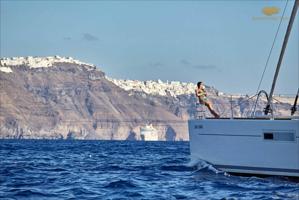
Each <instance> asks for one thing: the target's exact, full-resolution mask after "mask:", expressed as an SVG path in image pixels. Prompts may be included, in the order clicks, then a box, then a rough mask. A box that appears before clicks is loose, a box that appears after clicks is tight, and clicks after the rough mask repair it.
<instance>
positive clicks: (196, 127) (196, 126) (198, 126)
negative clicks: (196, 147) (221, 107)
mask: <svg viewBox="0 0 299 200" xmlns="http://www.w3.org/2000/svg"><path fill="white" fill-rule="evenodd" d="M194 128H195V129H200V128H203V126H202V125H199V124H197V125H195V126H194Z"/></svg>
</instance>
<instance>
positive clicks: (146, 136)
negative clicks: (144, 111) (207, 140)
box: [140, 131, 159, 141]
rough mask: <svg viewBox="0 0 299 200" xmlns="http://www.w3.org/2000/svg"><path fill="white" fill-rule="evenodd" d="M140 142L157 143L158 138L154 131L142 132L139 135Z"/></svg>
mask: <svg viewBox="0 0 299 200" xmlns="http://www.w3.org/2000/svg"><path fill="white" fill-rule="evenodd" d="M140 135H141V138H142V140H144V141H158V140H159V137H158V134H157V132H156V131H142V132H141V133H140Z"/></svg>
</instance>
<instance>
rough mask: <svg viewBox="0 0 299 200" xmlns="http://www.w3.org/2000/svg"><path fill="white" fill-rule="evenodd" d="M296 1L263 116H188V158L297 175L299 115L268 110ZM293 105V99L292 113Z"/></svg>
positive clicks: (225, 166)
mask: <svg viewBox="0 0 299 200" xmlns="http://www.w3.org/2000/svg"><path fill="white" fill-rule="evenodd" d="M298 4H299V1H297V0H296V1H295V3H294V7H293V10H292V14H291V18H290V21H289V24H288V28H287V32H286V35H285V38H284V42H283V45H282V50H281V53H280V57H279V61H278V64H277V68H276V72H275V75H274V80H273V83H272V88H271V92H270V95H269V98H268V102H267V106H266V108H265V116H264V117H260V118H258V117H254V116H252V117H251V118H231V119H221V118H220V119H207V118H204V117H203V118H200V119H192V120H189V121H188V126H189V138H190V154H191V161H192V162H195V161H196V160H204V161H207V162H208V163H211V164H212V165H213V166H215V167H216V168H218V169H220V170H223V171H226V172H232V173H241V174H260V175H280V176H292V177H297V178H298V177H299V118H298V117H288V118H276V117H274V115H273V112H272V96H273V91H274V88H275V84H276V79H277V76H278V73H279V69H280V65H281V62H282V58H283V55H284V51H285V48H286V45H287V41H288V37H289V34H290V31H291V28H292V24H293V22H294V18H295V15H296V12H297V8H298ZM297 98H298V93H297ZM295 102H296V101H295ZM295 109H296V103H294V106H293V108H292V113H294V112H293V111H294V110H295ZM269 114H271V115H270V116H269Z"/></svg>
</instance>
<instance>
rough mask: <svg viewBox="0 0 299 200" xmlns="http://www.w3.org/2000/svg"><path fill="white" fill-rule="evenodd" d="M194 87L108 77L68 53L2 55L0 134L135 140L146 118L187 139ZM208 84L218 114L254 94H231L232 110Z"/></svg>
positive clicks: (239, 112)
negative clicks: (64, 56) (58, 54)
mask: <svg viewBox="0 0 299 200" xmlns="http://www.w3.org/2000/svg"><path fill="white" fill-rule="evenodd" d="M194 89H195V85H194V84H191V83H188V84H187V83H179V82H171V83H163V82H161V81H146V82H140V81H123V80H113V79H107V78H106V77H105V74H104V72H102V71H100V70H99V69H97V68H96V67H95V66H94V65H90V64H87V63H83V62H80V61H76V60H74V59H72V58H61V57H46V58H32V57H29V58H28V57H27V58H15V59H1V60H0V138H34V139H39V138H47V139H105V140H111V139H115V140H140V139H141V136H140V127H142V126H144V125H145V124H148V123H151V124H152V125H153V127H155V129H157V132H158V135H159V140H188V129H187V120H188V119H189V118H192V117H195V116H196V108H195V104H196V98H195V96H194V94H193V92H194ZM207 89H208V92H209V94H210V96H209V97H210V99H211V101H212V102H213V103H214V107H215V109H216V110H217V111H218V112H219V113H220V114H221V116H222V117H230V116H231V113H232V112H233V115H234V116H237V117H240V116H246V115H248V113H249V111H250V109H251V107H252V105H253V102H254V101H253V99H251V100H248V98H247V97H244V96H238V95H237V96H234V97H233V98H232V99H233V109H232V110H231V103H230V101H231V96H230V95H225V94H222V93H219V92H218V91H217V90H215V89H213V88H209V87H208V88H207ZM280 100H281V101H284V103H281V102H280V103H276V104H275V107H276V109H277V110H279V112H278V114H279V115H284V114H288V113H289V108H290V106H291V105H290V102H289V101H287V100H288V99H280ZM264 105H265V101H261V102H260V103H259V104H258V106H257V110H259V111H258V112H261V110H262V108H263V107H264ZM231 111H232V112H231ZM206 114H207V116H210V114H209V112H206Z"/></svg>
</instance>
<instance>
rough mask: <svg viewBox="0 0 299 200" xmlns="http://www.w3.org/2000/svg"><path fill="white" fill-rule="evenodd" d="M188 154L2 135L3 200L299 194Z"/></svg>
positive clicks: (159, 145) (292, 185)
mask: <svg viewBox="0 0 299 200" xmlns="http://www.w3.org/2000/svg"><path fill="white" fill-rule="evenodd" d="M188 156H189V143H188V142H133V141H77V140H0V199H299V183H296V182H292V181H289V180H287V179H284V178H279V177H268V178H257V177H239V176H228V175H226V174H225V173H215V172H214V171H213V170H210V169H209V168H208V167H207V168H204V169H200V170H199V169H198V168H197V167H187V163H188V162H189V157H188Z"/></svg>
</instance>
